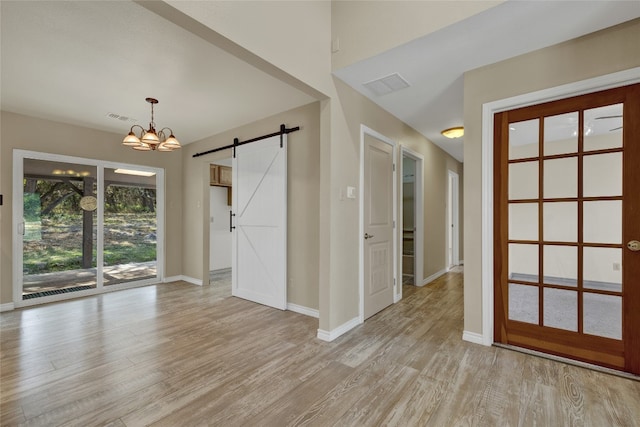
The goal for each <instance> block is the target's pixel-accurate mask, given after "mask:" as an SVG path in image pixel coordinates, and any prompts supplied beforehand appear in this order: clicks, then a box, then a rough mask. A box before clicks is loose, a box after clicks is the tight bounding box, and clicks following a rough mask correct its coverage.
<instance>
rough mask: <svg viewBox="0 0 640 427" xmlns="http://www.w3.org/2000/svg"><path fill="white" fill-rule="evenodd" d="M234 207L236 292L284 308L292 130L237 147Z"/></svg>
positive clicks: (233, 277)
mask: <svg viewBox="0 0 640 427" xmlns="http://www.w3.org/2000/svg"><path fill="white" fill-rule="evenodd" d="M281 141H282V147H281ZM232 212H233V215H234V216H233V217H232V222H233V226H234V227H235V228H234V229H233V249H232V250H233V267H232V281H233V285H232V294H233V295H234V296H237V297H240V298H244V299H247V300H250V301H254V302H257V303H260V304H264V305H268V306H271V307H274V308H278V309H280V310H285V309H286V305H287V277H286V276H287V274H286V273H287V235H286V232H287V135H282V136H275V137H271V138H267V139H264V140H260V141H256V142H252V143H250V144H246V145H242V146H239V147H236V154H235V157H234V159H233V209H232Z"/></svg>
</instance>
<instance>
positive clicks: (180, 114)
mask: <svg viewBox="0 0 640 427" xmlns="http://www.w3.org/2000/svg"><path fill="white" fill-rule="evenodd" d="M0 7H1V8H2V9H1V11H2V14H1V48H2V50H1V52H2V64H1V65H2V66H1V73H2V74H1V95H2V98H1V106H2V109H3V110H5V111H11V112H16V113H21V114H27V115H31V116H36V117H42V118H46V119H51V120H56V121H61V122H66V123H72V124H77V125H81V126H88V127H92V128H96V129H101V130H106V131H112V132H116V133H119V134H122V135H124V134H126V133H127V132H128V129H129V127H130V126H131V125H132V124H139V125H141V126H145V127H146V126H147V125H148V122H149V119H150V108H149V104H147V103H146V102H145V101H144V99H145V98H146V97H149V96H150V97H154V98H157V99H159V101H160V103H159V104H158V105H157V106H156V108H155V122H156V124H157V127H158V128H162V127H165V126H168V127H171V128H172V129H173V131H174V132H175V135H176V136H177V137H178V139H180V141H181V142H182V143H183V144H187V143H190V142H193V141H197V140H199V139H202V138H204V137H207V136H210V135H214V134H217V133H220V132H222V131H225V130H228V129H231V128H234V127H237V126H240V125H243V124H246V123H250V122H253V121H255V120H258V119H261V118H264V117H268V116H271V115H273V114H276V113H278V112H282V111H286V110H288V109H291V108H295V107H297V106H301V105H305V104H307V103H310V102H313V101H314V100H315V99H314V98H313V97H311V96H309V95H307V94H305V93H303V92H301V91H300V90H297V89H295V88H293V87H291V86H289V85H288V84H286V83H283V82H281V81H280V80H278V79H276V78H274V77H271V76H270V75H268V74H266V73H264V72H261V71H259V70H258V69H256V68H254V67H253V66H251V65H248V64H247V63H245V62H243V61H241V60H239V59H238V58H236V57H234V56H232V55H230V54H228V53H226V52H224V51H223V50H221V49H219V48H217V47H216V46H214V45H212V44H211V43H208V42H206V41H204V40H202V39H201V38H199V37H197V36H195V35H193V34H192V33H190V32H188V31H186V30H184V29H183V28H181V27H178V26H176V25H174V24H172V23H170V22H168V21H167V20H165V19H164V18H162V17H160V16H158V15H156V14H154V13H152V12H150V11H149V10H147V9H146V8H144V7H142V6H140V5H138V4H136V3H133V2H129V1H109V2H102V1H100V2H98V1H93V2H92V1H69V2H57V1H56V2H50V1H41V2H35V1H7V0H2V1H0ZM638 16H640V2H639V1H591V2H585V1H566V2H559V1H554V2H551V1H513V0H512V1H508V2H506V3H503V4H501V5H499V6H497V7H495V8H492V9H489V10H487V11H485V12H483V13H481V14H478V15H476V16H473V17H471V18H469V19H466V20H464V21H461V22H459V23H457V24H454V25H451V26H449V27H446V28H444V29H442V30H439V31H437V32H435V33H432V34H429V35H427V36H425V37H423V38H421V39H418V40H415V41H412V42H410V43H407V44H405V45H403V46H400V47H398V48H395V49H392V50H389V51H387V52H385V53H383V54H381V55H377V56H375V57H372V58H369V59H366V60H363V61H360V62H358V63H356V64H353V65H351V66H349V67H346V68H344V69H341V70H337V71H336V72H335V74H336V75H337V76H338V77H339V78H341V79H343V80H344V81H345V82H346V83H347V84H349V85H351V86H352V87H354V88H355V89H356V90H358V91H359V92H361V93H363V94H364V95H365V96H368V97H369V98H371V99H372V100H373V101H374V102H376V103H377V104H379V105H380V106H381V107H382V108H384V109H386V110H387V111H389V112H391V113H392V114H393V115H395V116H396V117H398V118H400V119H401V120H403V121H404V122H406V123H408V124H409V125H411V126H412V127H414V128H415V129H416V130H418V131H419V132H421V133H422V134H424V135H425V136H426V137H427V138H428V139H430V140H431V141H433V142H434V143H436V144H438V145H439V146H441V147H442V148H443V149H445V150H446V151H448V152H449V153H451V154H452V155H453V156H454V157H456V158H457V159H459V160H462V140H461V139H460V140H457V141H454V140H446V139H445V138H444V137H442V136H441V135H440V130H442V129H444V128H447V127H452V126H456V125H461V124H463V123H462V117H463V114H462V109H463V102H462V96H463V90H462V89H463V87H462V75H463V73H464V72H465V71H467V70H470V69H473V68H476V67H479V66H482V65H485V64H490V63H493V62H496V61H500V60H503V59H506V58H509V57H512V56H515V55H519V54H522V53H525V52H529V51H531V50H535V49H539V48H542V47H545V46H549V45H552V44H555V43H559V42H562V41H564V40H568V39H571V38H575V37H578V36H580V35H583V34H587V33H590V32H593V31H597V30H599V29H602V28H606V27H608V26H611V25H615V24H617V23H621V22H624V21H627V20H630V19H633V18H636V17H638ZM395 72H397V73H399V74H400V75H401V76H402V77H404V78H405V79H406V80H407V81H408V82H409V83H410V84H411V86H410V87H408V88H406V89H402V90H400V91H397V92H394V93H391V94H387V95H384V96H380V97H376V96H374V95H373V94H372V93H371V92H369V90H368V89H366V88H365V87H364V86H363V83H366V82H368V81H371V80H374V79H376V78H379V77H384V76H386V75H389V74H392V73H395ZM109 113H113V114H116V115H120V116H125V117H129V118H133V119H135V121H121V120H119V119H114V118H110V117H108V115H109Z"/></svg>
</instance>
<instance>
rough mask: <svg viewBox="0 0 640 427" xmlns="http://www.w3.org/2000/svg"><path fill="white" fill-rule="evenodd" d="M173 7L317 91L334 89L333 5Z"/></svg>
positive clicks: (201, 4) (194, 3) (197, 3)
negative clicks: (332, 81)
mask: <svg viewBox="0 0 640 427" xmlns="http://www.w3.org/2000/svg"><path fill="white" fill-rule="evenodd" d="M167 3H169V4H170V5H171V6H173V7H174V8H176V9H178V10H179V11H180V12H182V13H184V14H186V15H188V16H190V17H192V18H194V19H196V20H197V21H199V22H201V23H202V24H204V25H206V26H208V27H209V28H211V29H213V30H215V31H216V32H217V33H219V34H220V35H222V36H224V37H226V38H227V39H230V40H232V41H233V42H234V43H237V44H238V45H240V46H242V47H243V48H244V49H247V50H248V51H250V52H252V53H253V54H255V55H257V56H258V57H260V58H262V59H263V60H266V61H267V62H268V63H270V64H273V65H275V66H276V67H278V68H279V69H281V70H283V71H285V72H287V73H289V74H290V75H292V76H293V77H295V78H296V79H299V80H301V81H303V82H304V83H306V84H307V85H310V86H311V87H313V88H315V89H316V90H319V91H321V92H324V93H327V92H328V91H330V90H331V85H330V82H331V81H330V73H331V50H330V47H331V46H330V39H331V2H329V1H323V0H320V1H215V2H214V1H181V0H177V1H176V0H170V1H167ZM220 47H222V48H226V46H223V45H221V46H220ZM254 65H256V66H258V67H259V68H261V67H260V64H254ZM263 71H266V72H269V70H267V69H264V68H263ZM278 77H280V78H281V77H282V76H278Z"/></svg>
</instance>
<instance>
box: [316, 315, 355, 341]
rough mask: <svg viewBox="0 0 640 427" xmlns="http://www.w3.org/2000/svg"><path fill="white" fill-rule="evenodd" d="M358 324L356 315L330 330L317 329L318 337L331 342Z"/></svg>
mask: <svg viewBox="0 0 640 427" xmlns="http://www.w3.org/2000/svg"><path fill="white" fill-rule="evenodd" d="M359 324H360V319H359V318H358V317H354V318H353V319H351V320H349V321H348V322H346V323H343V324H342V325H340V326H338V327H337V328H335V329H332V330H331V331H325V330H323V329H318V339H321V340H322V341H327V342H331V341H333V340H335V339H336V338H338V337H339V336H340V335H343V334H345V333H347V332H349V331H350V330H351V329H353V328H355V327H356V326H358V325H359Z"/></svg>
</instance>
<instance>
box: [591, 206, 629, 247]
mask: <svg viewBox="0 0 640 427" xmlns="http://www.w3.org/2000/svg"><path fill="white" fill-rule="evenodd" d="M583 209H584V241H585V242H587V243H614V244H620V243H622V201H620V200H612V201H608V200H599V201H596V202H584V208H583Z"/></svg>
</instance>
